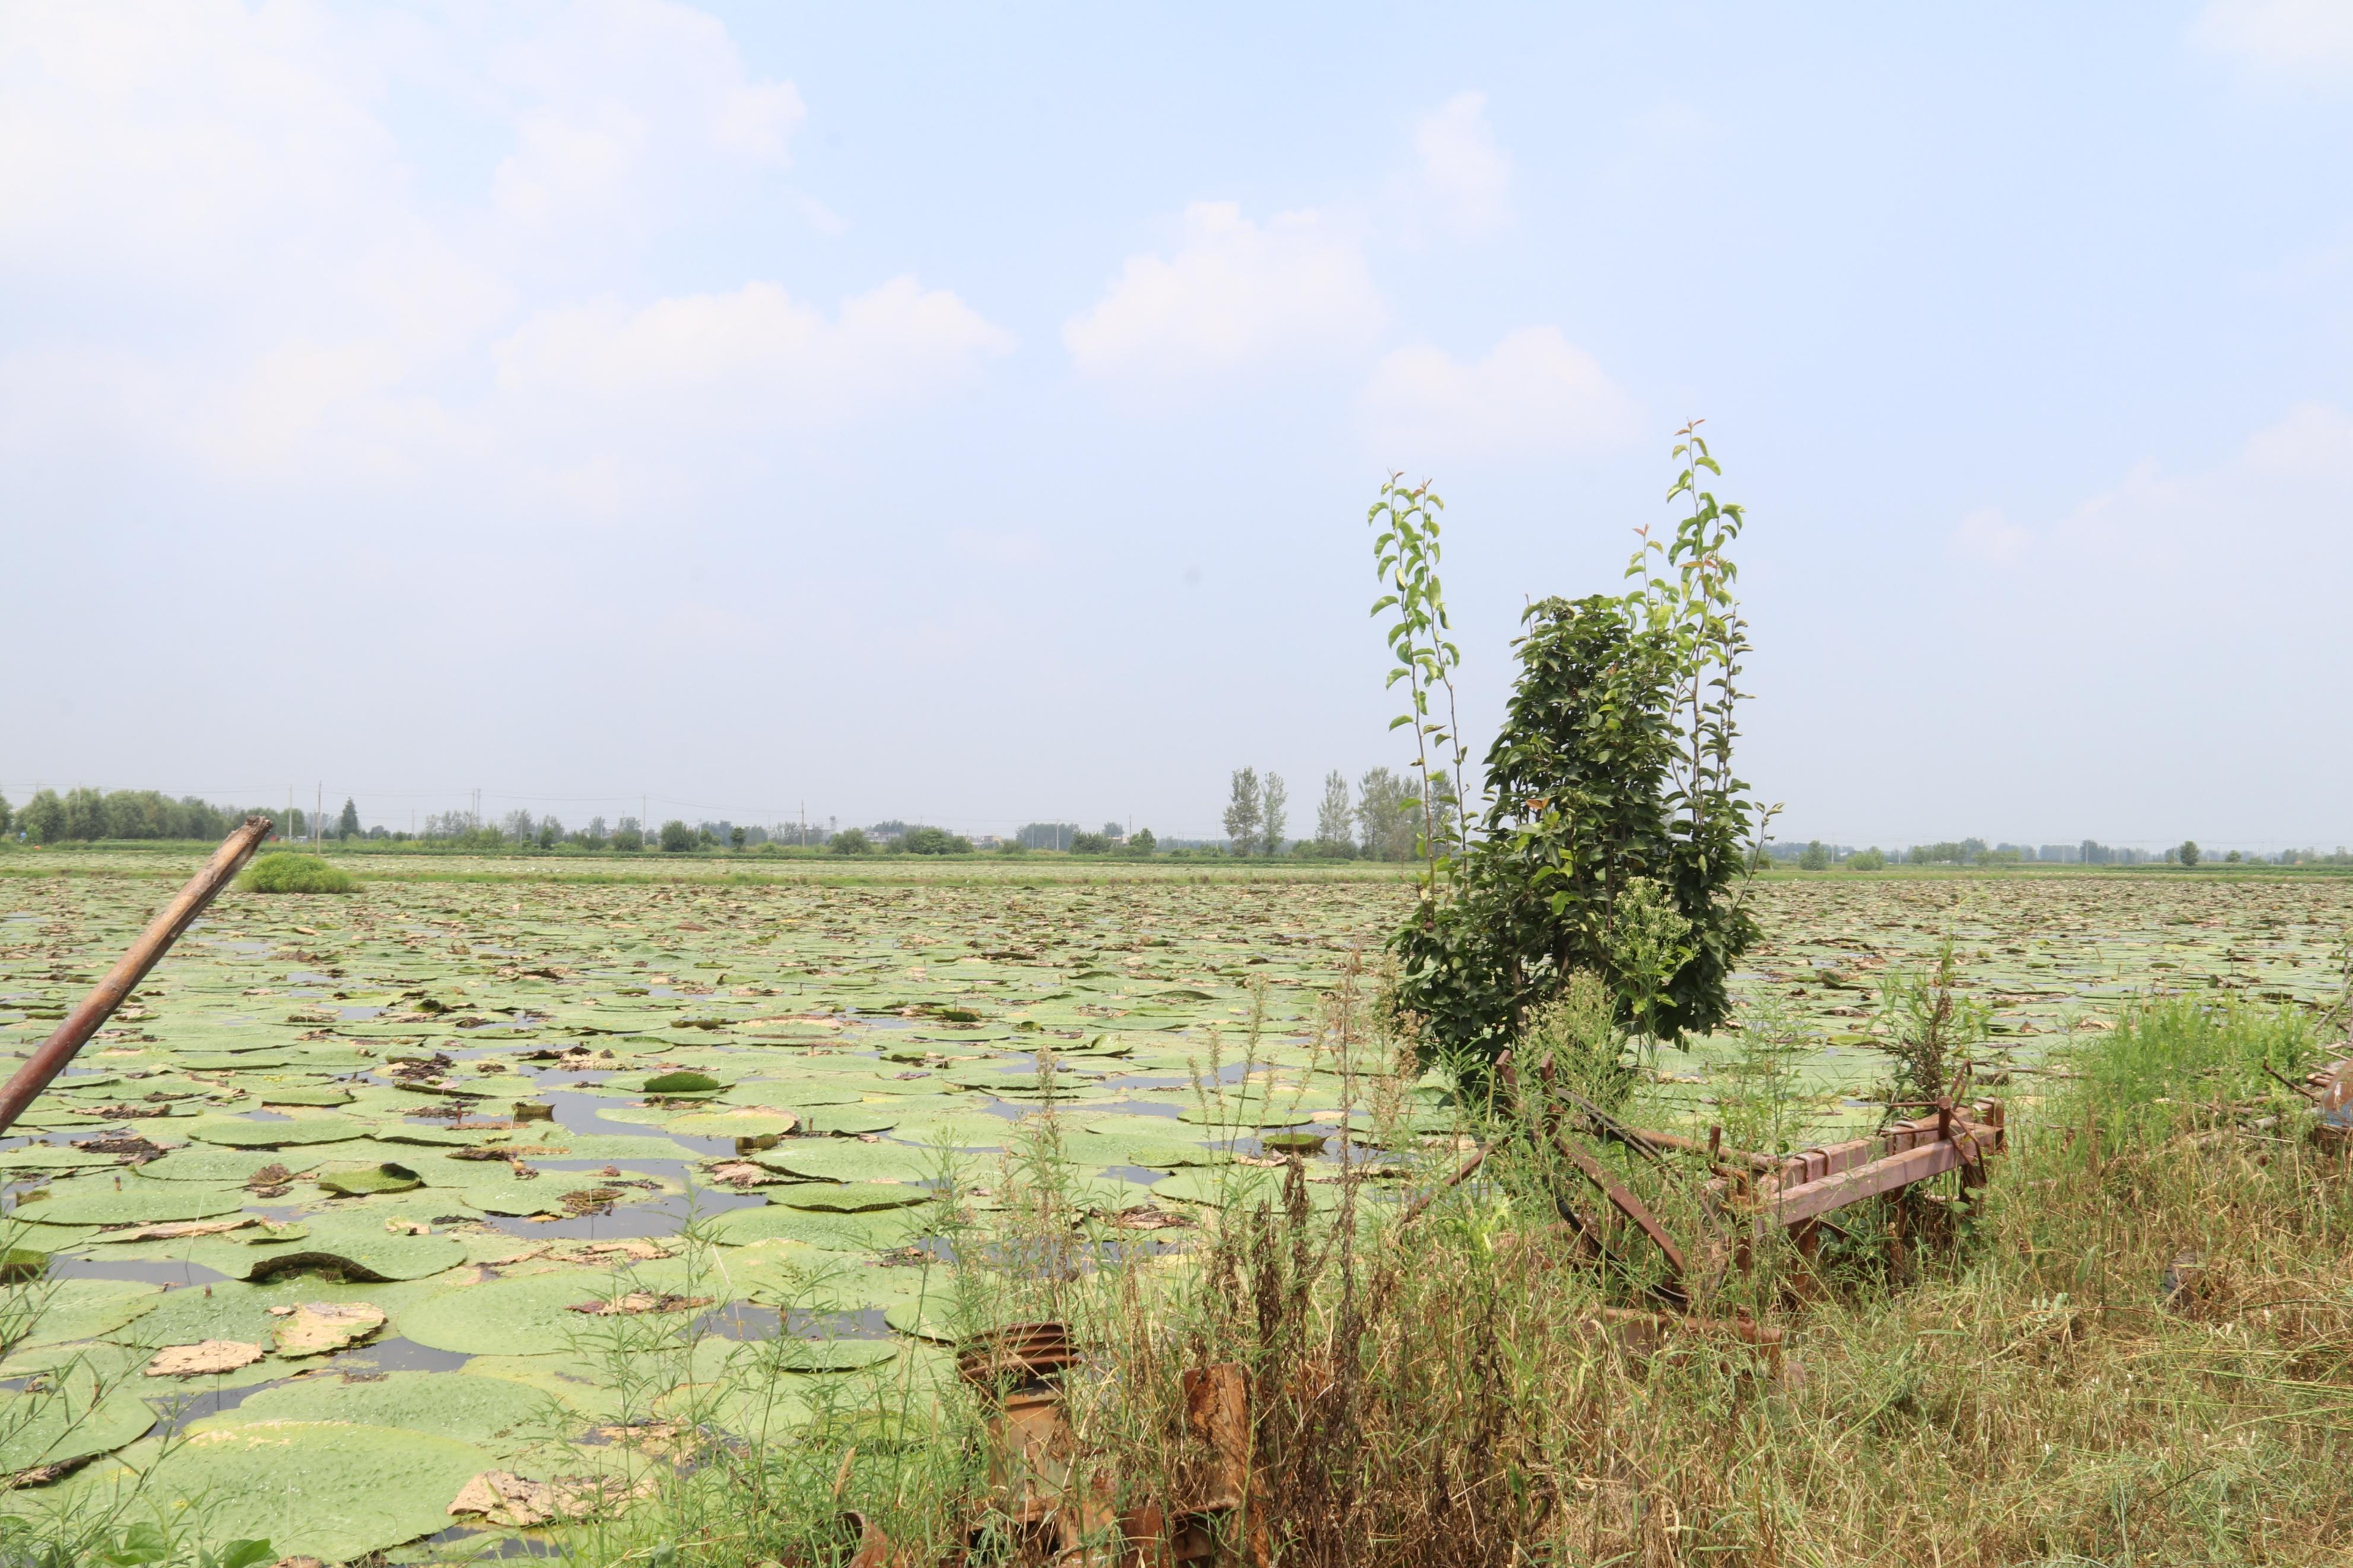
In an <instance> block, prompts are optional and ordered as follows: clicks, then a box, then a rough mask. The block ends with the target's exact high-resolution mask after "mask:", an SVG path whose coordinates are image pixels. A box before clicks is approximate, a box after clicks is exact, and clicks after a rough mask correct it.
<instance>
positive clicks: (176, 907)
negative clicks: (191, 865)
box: [0, 816, 271, 1133]
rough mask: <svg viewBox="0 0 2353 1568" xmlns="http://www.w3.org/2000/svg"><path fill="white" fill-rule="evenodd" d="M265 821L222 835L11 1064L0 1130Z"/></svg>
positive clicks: (172, 937)
mask: <svg viewBox="0 0 2353 1568" xmlns="http://www.w3.org/2000/svg"><path fill="white" fill-rule="evenodd" d="M270 826H271V824H270V821H269V818H268V817H266V816H248V817H247V818H246V819H245V826H242V827H240V828H238V829H237V831H236V832H234V833H232V834H230V835H229V836H228V837H227V838H225V839H223V840H222V841H221V847H219V848H217V849H216V850H214V851H213V858H211V859H209V860H207V861H206V862H205V868H204V869H203V870H201V871H199V872H197V873H196V874H195V876H194V877H193V878H191V879H189V881H188V885H187V886H186V887H185V888H182V889H180V894H179V897H177V898H175V899H174V900H172V901H171V903H170V904H168V905H166V906H165V907H164V912H163V913H162V914H160V915H157V916H156V917H155V919H154V920H153V922H151V923H150V924H149V925H148V927H147V929H146V930H145V931H141V932H140V933H139V940H138V941H137V942H133V943H132V944H131V951H130V952H126V953H124V954H123V955H122V958H121V961H120V962H119V963H116V964H115V966H114V967H113V968H112V969H110V970H108V971H107V972H106V978H105V979H103V980H101V981H100V982H99V983H98V984H96V985H94V986H92V987H91V988H90V994H89V995H87V996H85V997H83V998H82V999H81V1005H80V1006H79V1007H76V1008H75V1009H74V1010H73V1011H72V1012H70V1013H69V1014H67V1015H66V1018H65V1022H63V1023H61V1024H59V1025H58V1026H57V1030H56V1032H55V1033H53V1034H51V1035H50V1036H49V1037H48V1038H47V1040H45V1041H43V1042H42V1044H41V1048H40V1049H39V1050H37V1051H35V1052H34V1053H33V1055H32V1058H31V1059H30V1060H28V1061H27V1062H26V1064H25V1065H24V1066H23V1067H20V1068H17V1069H16V1077H14V1078H12V1079H9V1080H8V1083H7V1087H6V1088H5V1089H0V1133H5V1132H6V1131H8V1129H9V1128H11V1127H13V1126H15V1125H16V1118H18V1117H19V1116H22V1115H24V1114H25V1108H26V1106H28V1105H30V1104H32V1103H33V1100H34V1099H35V1098H36V1097H37V1096H38V1095H39V1094H40V1092H41V1090H43V1089H47V1088H48V1087H49V1082H50V1080H51V1079H55V1078H56V1077H57V1076H58V1073H60V1072H63V1071H64V1070H65V1066H66V1064H67V1063H68V1062H69V1061H71V1060H73V1059H74V1053H75V1052H77V1051H79V1050H80V1049H81V1048H82V1047H83V1046H84V1045H86V1044H87V1043H89V1040H90V1037H91V1036H92V1035H94V1034H96V1033H98V1031H99V1028H100V1026H101V1025H103V1024H104V1023H105V1022H106V1021H107V1019H109V1018H111V1017H112V1016H114V1010H115V1009H116V1008H117V1007H120V1006H121V1005H122V1002H123V998H125V997H127V996H129V995H130V994H131V993H132V990H133V988H135V987H136V986H137V985H138V984H139V983H140V982H141V981H142V980H144V979H146V978H147V972H148V971H149V970H151V969H153V968H154V967H155V961H156V960H157V959H159V958H161V957H163V956H164V954H165V953H166V952H170V951H171V950H172V944H173V943H174V942H177V941H179V940H180V937H181V934H182V933H183V932H185V931H186V930H187V929H188V928H189V927H190V926H192V925H194V924H195V920H196V917H197V916H198V915H200V914H203V913H204V912H205V907H206V905H208V904H210V903H211V902H212V901H213V900H214V898H215V897H216V896H217V895H218V894H219V892H220V890H221V889H223V888H226V887H227V886H228V884H229V879H230V878H232V877H234V876H236V875H237V872H238V871H239V870H241V869H243V868H244V866H245V863H246V862H247V861H248V860H250V859H252V858H253V852H254V850H255V849H257V848H259V847H260V844H261V841H262V840H263V839H264V838H266V837H269V829H270Z"/></svg>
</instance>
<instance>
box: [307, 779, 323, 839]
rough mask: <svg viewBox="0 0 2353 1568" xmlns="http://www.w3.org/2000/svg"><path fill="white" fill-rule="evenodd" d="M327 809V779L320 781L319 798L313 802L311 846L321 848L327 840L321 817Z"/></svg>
mask: <svg viewBox="0 0 2353 1568" xmlns="http://www.w3.org/2000/svg"><path fill="white" fill-rule="evenodd" d="M326 809H327V781H326V780H324V779H321V780H320V781H319V795H318V798H317V799H316V800H314V801H312V802H311V848H313V849H316V848H319V847H322V846H323V845H324V844H325V843H326V842H327V835H326V832H325V825H324V824H323V823H322V822H321V821H320V820H319V818H320V817H321V816H323V815H324V814H325V812H326Z"/></svg>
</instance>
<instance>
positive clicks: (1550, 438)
mask: <svg viewBox="0 0 2353 1568" xmlns="http://www.w3.org/2000/svg"><path fill="white" fill-rule="evenodd" d="M1359 406H1360V411H1361V413H1362V416H1363V418H1364V424H1365V429H1366V436H1367V437H1368V438H1369V439H1370V441H1371V442H1372V443H1373V445H1374V446H1375V447H1377V450H1378V451H1379V452H1380V453H1381V454H1383V457H1384V460H1386V461H1390V462H1392V463H1398V464H1404V463H1414V462H1420V461H1423V460H1425V459H1436V458H1512V457H1542V456H1548V455H1553V454H1562V453H1588V452H1598V451H1604V450H1608V449H1609V448H1613V447H1620V446H1623V445H1625V444H1626V443H1627V442H1628V441H1630V439H1632V438H1633V437H1634V436H1635V435H1636V434H1637V433H1638V432H1639V429H1640V424H1641V410H1640V408H1639V407H1638V406H1637V405H1636V404H1635V401H1634V399H1633V398H1632V397H1631V396H1630V395H1628V393H1627V392H1626V390H1625V389H1624V388H1623V387H1620V385H1619V384H1617V383H1616V382H1614V381H1612V380H1610V379H1609V375H1608V374H1607V373H1605V372H1604V371H1603V370H1602V368H1601V364H1600V362H1599V361H1598V360H1596V359H1595V358H1594V357H1593V356H1592V355H1591V354H1589V353H1586V352H1585V351H1584V350H1583V349H1580V348H1578V347H1577V345H1575V344H1574V343H1571V342H1568V340H1567V339H1566V338H1564V337H1563V336H1561V333H1560V329H1559V328H1557V327H1522V328H1520V329H1518V330H1517V331H1511V332H1507V333H1505V334H1504V338H1503V340H1502V341H1501V342H1498V343H1496V345H1495V346H1494V347H1493V349H1491V350H1489V351H1488V353H1487V354H1486V355H1485V357H1483V358H1482V359H1480V360H1478V361H1476V362H1475V363H1464V362H1462V361H1461V360H1458V359H1456V358H1454V357H1453V356H1452V355H1451V354H1449V353H1446V352H1445V351H1444V350H1443V349H1438V348H1430V347H1426V346H1425V347H1418V348H1407V349H1399V350H1397V351H1396V352H1395V353H1389V354H1387V355H1385V356H1383V357H1382V359H1381V362H1380V363H1379V364H1377V366H1375V367H1374V370H1373V374H1372V379H1371V381H1370V382H1369V383H1368V384H1366V387H1365V389H1364V392H1363V394H1362V395H1361V398H1360V400H1359Z"/></svg>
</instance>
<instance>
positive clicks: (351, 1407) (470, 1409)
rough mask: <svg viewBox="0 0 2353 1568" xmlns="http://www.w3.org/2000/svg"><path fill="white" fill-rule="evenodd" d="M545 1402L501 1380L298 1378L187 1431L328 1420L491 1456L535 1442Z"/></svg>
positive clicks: (461, 1376)
mask: <svg viewBox="0 0 2353 1568" xmlns="http://www.w3.org/2000/svg"><path fill="white" fill-rule="evenodd" d="M546 1409H547V1402H546V1400H545V1399H544V1398H543V1396H542V1395H541V1394H538V1393H537V1392H535V1391H533V1390H532V1389H529V1388H526V1387H524V1386H522V1384H517V1383H512V1382H509V1381H507V1380H505V1379H503V1378H495V1377H480V1376H476V1375H474V1374H472V1373H464V1372H395V1373H386V1374H385V1375H384V1376H383V1377H381V1378H370V1379H367V1380H365V1381H357V1382H355V1381H349V1380H346V1379H343V1378H332V1377H322V1378H303V1379H301V1380H300V1381H297V1382H294V1383H288V1384H280V1386H278V1387H276V1388H265V1389H262V1390H261V1391H260V1392H259V1393H258V1394H248V1395H247V1396H246V1397H245V1398H244V1400H242V1401H241V1402H239V1403H238V1404H237V1405H233V1406H232V1407H230V1408H229V1409H227V1410H225V1411H222V1412H221V1413H220V1414H219V1415H208V1416H206V1417H205V1418H204V1419H203V1420H201V1421H198V1422H195V1423H193V1424H192V1425H191V1426H189V1428H188V1429H189V1431H190V1432H192V1433H194V1432H209V1431H215V1430H217V1429H219V1428H222V1427H226V1426H251V1425H253V1424H254V1423H256V1422H285V1421H300V1422H311V1421H332V1422H337V1423H343V1424H353V1425H357V1426H395V1427H406V1428H408V1429H409V1430H411V1431H417V1432H430V1433H433V1434H436V1435H438V1436H444V1437H454V1438H456V1439H458V1440H459V1442H462V1443H476V1444H480V1446H481V1447H484V1448H486V1449H489V1450H491V1451H493V1452H506V1451H510V1450H515V1449H520V1448H522V1447H525V1446H527V1445H529V1444H531V1443H532V1442H533V1441H534V1440H535V1439H536V1438H537V1437H538V1436H539V1435H540V1432H541V1428H542V1426H543V1415H544V1414H545V1412H546Z"/></svg>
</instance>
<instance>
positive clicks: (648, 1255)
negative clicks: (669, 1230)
mask: <svg viewBox="0 0 2353 1568" xmlns="http://www.w3.org/2000/svg"><path fill="white" fill-rule="evenodd" d="M564 1256H565V1257H566V1258H628V1259H629V1261H631V1262H632V1263H651V1262H653V1261H654V1260H655V1259H657V1258H668V1257H670V1256H671V1253H670V1248H669V1247H664V1246H662V1245H661V1243H659V1242H658V1241H649V1240H647V1239H646V1238H645V1237H638V1236H632V1237H623V1238H622V1239H620V1240H618V1241H584V1242H582V1243H581V1244H580V1245H579V1246H577V1247H571V1248H569V1249H567V1250H566V1251H565V1254H564Z"/></svg>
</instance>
